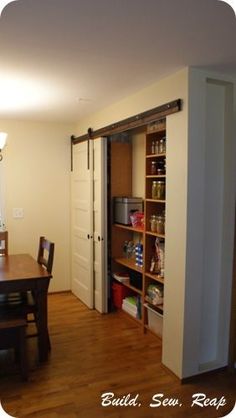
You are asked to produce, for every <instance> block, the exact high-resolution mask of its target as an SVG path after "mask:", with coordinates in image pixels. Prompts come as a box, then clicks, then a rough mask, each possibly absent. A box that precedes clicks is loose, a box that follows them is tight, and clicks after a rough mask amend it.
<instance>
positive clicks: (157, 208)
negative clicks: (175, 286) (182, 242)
mask: <svg viewBox="0 0 236 418" xmlns="http://www.w3.org/2000/svg"><path fill="white" fill-rule="evenodd" d="M164 137H165V141H166V120H165V119H163V120H161V121H158V122H157V124H156V126H154V129H152V130H147V133H146V148H145V149H146V155H145V203H144V213H145V233H144V272H143V314H142V317H143V326H144V331H147V330H149V331H152V332H153V329H150V327H149V324H148V322H149V321H148V306H149V307H151V309H152V312H157V314H158V318H157V320H158V321H163V313H164V307H163V305H158V306H154V305H153V304H152V303H151V300H150V299H149V297H148V296H147V289H148V286H149V285H150V284H155V283H158V284H159V285H161V286H164V281H165V279H164V277H161V276H160V275H159V274H155V273H153V272H151V271H150V270H151V262H152V257H153V255H154V252H155V250H154V248H155V240H156V238H158V239H159V240H160V241H161V242H164V241H165V234H164V233H158V232H156V231H152V230H151V226H150V218H151V216H152V215H160V214H162V213H163V211H165V205H166V200H165V199H164V198H162V199H154V198H153V196H152V185H153V182H154V181H162V182H164V184H165V186H166V183H165V181H166V173H165V171H164V172H162V173H159V174H156V173H153V171H152V164H154V166H155V165H156V166H157V167H158V165H159V164H161V165H162V167H164V166H165V159H166V152H161V153H153V152H152V151H153V143H157V142H158V141H160V140H161V139H162V138H164ZM163 232H164V231H163ZM154 315H155V314H154ZM160 315H161V316H160ZM161 325H162V324H161ZM159 336H161V335H160V334H159Z"/></svg>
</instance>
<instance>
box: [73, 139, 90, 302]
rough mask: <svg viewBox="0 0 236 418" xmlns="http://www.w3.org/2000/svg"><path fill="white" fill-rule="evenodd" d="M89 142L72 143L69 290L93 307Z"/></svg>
mask: <svg viewBox="0 0 236 418" xmlns="http://www.w3.org/2000/svg"><path fill="white" fill-rule="evenodd" d="M88 146H89V147H90V153H89V159H90V167H91V163H92V153H91V144H89V143H88V142H82V143H79V144H76V145H74V146H73V172H72V177H71V192H72V193H71V194H72V292H73V293H74V294H75V295H76V296H77V297H78V298H79V299H80V300H81V301H82V302H84V303H85V304H86V305H87V306H88V307H89V308H91V309H92V308H93V306H94V300H93V240H92V237H93V235H92V231H93V217H92V211H91V207H92V202H93V200H92V196H93V195H92V193H93V190H92V169H91V168H90V169H88Z"/></svg>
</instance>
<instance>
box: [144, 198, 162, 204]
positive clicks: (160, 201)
mask: <svg viewBox="0 0 236 418" xmlns="http://www.w3.org/2000/svg"><path fill="white" fill-rule="evenodd" d="M145 201H146V202H153V203H166V201H165V200H157V199H145Z"/></svg>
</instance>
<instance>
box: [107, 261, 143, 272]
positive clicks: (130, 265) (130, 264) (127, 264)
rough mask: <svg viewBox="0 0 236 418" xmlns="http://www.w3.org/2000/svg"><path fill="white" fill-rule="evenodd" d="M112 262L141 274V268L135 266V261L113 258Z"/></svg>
mask: <svg viewBox="0 0 236 418" xmlns="http://www.w3.org/2000/svg"><path fill="white" fill-rule="evenodd" d="M114 261H115V262H116V263H118V264H121V265H122V266H125V267H127V268H129V269H130V270H135V271H138V272H139V273H141V274H142V273H143V268H142V267H139V266H136V265H135V260H134V259H133V258H124V257H122V258H115V259H114Z"/></svg>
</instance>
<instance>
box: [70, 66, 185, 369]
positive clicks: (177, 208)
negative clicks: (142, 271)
mask: <svg viewBox="0 0 236 418" xmlns="http://www.w3.org/2000/svg"><path fill="white" fill-rule="evenodd" d="M188 75H189V70H188V68H185V69H183V70H181V71H179V72H177V73H175V74H173V75H171V76H169V77H166V78H164V79H163V80H160V81H159V82H157V83H155V84H153V85H151V86H149V87H147V88H146V89H144V90H142V91H140V92H138V93H137V94H134V95H133V96H129V97H127V98H126V99H124V100H122V101H121V102H119V103H116V104H114V105H112V106H110V107H108V108H106V109H104V110H102V111H101V112H98V113H96V114H94V115H91V116H90V117H88V118H85V119H83V120H81V121H79V123H78V125H77V132H76V133H77V135H82V134H84V133H86V132H87V129H88V127H92V129H94V130H95V129H98V128H100V127H103V126H106V125H109V124H111V123H113V122H116V121H119V120H122V119H124V118H127V117H129V116H133V115H135V114H137V113H140V112H143V111H145V110H149V109H152V108H154V107H156V106H159V105H163V104H165V103H167V102H169V101H172V100H176V99H179V98H180V99H182V101H183V109H182V110H181V112H179V113H177V114H174V115H171V116H168V124H167V136H168V139H167V142H168V144H169V145H168V147H169V151H168V154H169V156H168V155H167V170H168V186H167V189H168V194H167V203H166V211H167V220H168V221H167V224H166V267H165V271H166V280H165V315H164V332H163V358H162V360H163V363H164V364H165V365H166V366H167V367H169V368H170V369H171V370H172V371H173V372H174V373H175V374H176V375H178V376H179V377H182V367H183V333H184V295H185V265H186V214H187V163H188ZM140 146H141V142H140ZM141 147H142V146H141ZM140 151H141V148H139V147H137V148H134V150H133V153H134V154H133V157H134V159H135V160H136V161H137V162H138V161H139V160H140V158H141V157H140ZM137 170H138V165H135V166H134V172H137ZM141 170H142V171H143V165H142V166H141ZM134 172H133V174H134ZM176 185H178V187H176ZM140 187H141V189H143V187H144V185H142V184H140V185H137V184H136V181H135V180H133V191H135V192H139V191H140V192H141V189H140ZM177 203H178V204H177ZM176 302H178V303H176Z"/></svg>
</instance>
